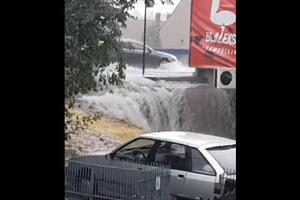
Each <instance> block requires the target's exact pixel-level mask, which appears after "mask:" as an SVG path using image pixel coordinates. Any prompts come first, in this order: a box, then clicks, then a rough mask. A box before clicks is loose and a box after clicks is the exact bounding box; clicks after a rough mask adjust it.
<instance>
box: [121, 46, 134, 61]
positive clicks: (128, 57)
mask: <svg viewBox="0 0 300 200" xmlns="http://www.w3.org/2000/svg"><path fill="white" fill-rule="evenodd" d="M122 48H123V53H124V54H123V55H124V61H125V63H126V64H128V65H133V63H134V60H132V58H133V57H132V54H133V53H134V52H133V49H132V46H131V44H130V42H127V41H124V42H122Z"/></svg>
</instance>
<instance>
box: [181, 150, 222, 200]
mask: <svg viewBox="0 0 300 200" xmlns="http://www.w3.org/2000/svg"><path fill="white" fill-rule="evenodd" d="M188 158H189V160H190V163H191V168H190V170H189V171H188V172H187V175H186V177H185V182H184V186H183V190H182V193H183V194H184V195H185V196H186V197H188V198H191V199H203V200H206V199H208V198H209V199H213V197H214V187H215V182H216V172H215V170H214V169H213V167H212V166H211V165H210V164H209V162H208V161H207V160H206V159H205V157H204V156H203V155H202V154H201V153H200V151H199V150H198V149H196V148H191V147H190V148H189V149H188Z"/></svg>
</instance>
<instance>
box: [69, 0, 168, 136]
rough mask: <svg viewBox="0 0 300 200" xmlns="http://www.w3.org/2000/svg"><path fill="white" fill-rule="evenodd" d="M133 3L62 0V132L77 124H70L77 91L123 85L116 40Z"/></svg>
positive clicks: (119, 49) (85, 91)
mask: <svg viewBox="0 0 300 200" xmlns="http://www.w3.org/2000/svg"><path fill="white" fill-rule="evenodd" d="M161 1H162V2H166V0H161ZM167 1H168V0H167ZM136 2H137V0H65V98H66V106H65V135H68V134H69V133H72V132H73V130H70V127H77V126H72V123H74V120H72V114H71V113H70V112H69V108H71V107H72V105H73V101H74V96H75V95H76V94H79V93H81V94H85V93H87V92H89V91H91V90H96V89H97V88H102V87H103V86H105V85H107V84H113V85H122V80H124V79H125V72H124V70H125V64H124V62H123V54H122V49H121V45H120V41H119V39H120V37H121V28H122V27H125V22H126V20H127V18H132V16H131V15H130V14H129V12H128V11H129V10H130V9H132V8H134V3H136ZM146 2H148V3H149V2H154V0H146ZM112 62H116V63H117V65H116V68H115V69H114V70H113V71H112V72H111V73H108V72H107V71H106V67H107V66H108V65H109V64H110V63H112ZM95 77H97V78H98V79H96V78H95ZM75 124H77V123H76V121H75Z"/></svg>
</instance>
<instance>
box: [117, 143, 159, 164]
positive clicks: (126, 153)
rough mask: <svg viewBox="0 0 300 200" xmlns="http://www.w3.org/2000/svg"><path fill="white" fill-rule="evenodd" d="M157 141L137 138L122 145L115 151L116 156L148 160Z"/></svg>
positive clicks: (126, 158)
mask: <svg viewBox="0 0 300 200" xmlns="http://www.w3.org/2000/svg"><path fill="white" fill-rule="evenodd" d="M154 143H155V141H154V140H150V139H137V140H134V141H133V142H131V143H129V144H127V145H125V146H124V147H121V148H120V149H119V150H117V151H116V152H115V153H114V157H115V158H119V159H125V160H135V161H147V158H148V156H149V154H150V152H151V149H152V147H153V145H154Z"/></svg>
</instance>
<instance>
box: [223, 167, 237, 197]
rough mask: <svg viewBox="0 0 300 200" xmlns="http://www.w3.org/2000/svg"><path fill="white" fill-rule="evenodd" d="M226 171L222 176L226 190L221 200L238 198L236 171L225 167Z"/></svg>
mask: <svg viewBox="0 0 300 200" xmlns="http://www.w3.org/2000/svg"><path fill="white" fill-rule="evenodd" d="M225 172H226V173H225V174H223V175H222V176H221V179H222V180H221V182H223V184H224V191H223V195H222V196H221V197H220V198H219V200H236V171H235V170H232V169H225Z"/></svg>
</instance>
